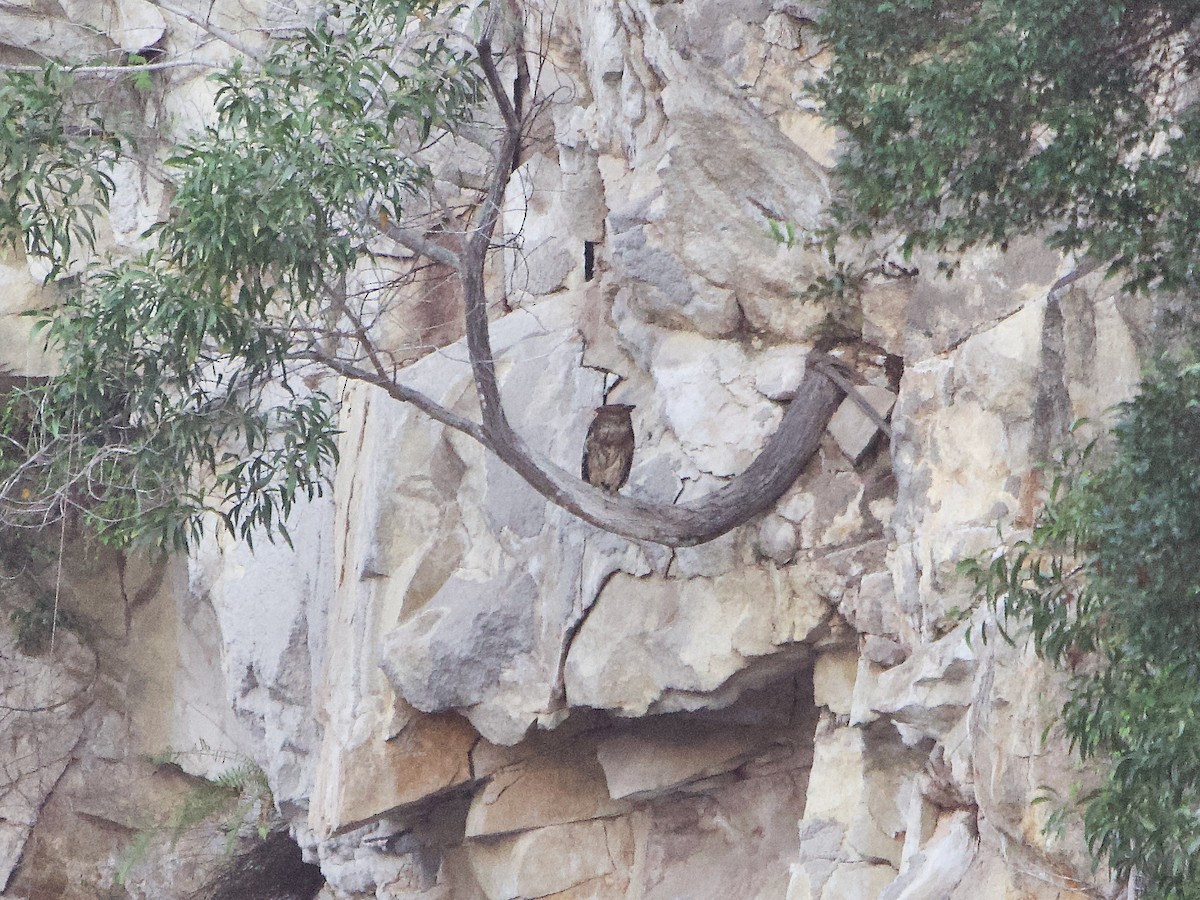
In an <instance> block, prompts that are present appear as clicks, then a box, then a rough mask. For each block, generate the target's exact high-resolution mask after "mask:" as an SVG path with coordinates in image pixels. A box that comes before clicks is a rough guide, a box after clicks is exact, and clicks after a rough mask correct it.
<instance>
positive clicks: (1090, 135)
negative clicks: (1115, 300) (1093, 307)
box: [816, 0, 1200, 290]
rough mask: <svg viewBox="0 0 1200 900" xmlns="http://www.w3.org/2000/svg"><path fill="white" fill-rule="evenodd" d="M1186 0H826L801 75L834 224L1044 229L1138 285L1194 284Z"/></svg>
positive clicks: (945, 230) (1194, 154) (941, 237)
mask: <svg viewBox="0 0 1200 900" xmlns="http://www.w3.org/2000/svg"><path fill="white" fill-rule="evenodd" d="M1197 13H1200V2H1197V0H1162V2H1147V0H1128V2H1127V0H895V2H891V0H888V2H881V0H834V2H831V3H829V4H828V6H827V9H826V12H825V13H824V15H823V16H822V18H821V21H820V28H821V29H822V31H823V33H824V35H825V38H826V40H827V42H828V46H829V48H830V49H831V50H832V51H833V54H834V56H833V63H832V66H831V68H830V70H829V72H828V74H827V75H826V77H825V78H824V79H823V80H822V81H821V82H820V83H819V84H818V85H816V91H817V93H818V94H819V96H820V99H821V100H822V102H823V106H824V112H825V115H826V116H827V117H828V119H829V120H830V121H831V122H832V123H834V124H835V125H837V126H838V127H840V128H842V129H844V131H845V134H846V136H847V138H848V149H847V151H846V153H845V155H844V156H843V157H842V159H841V161H840V163H839V166H838V172H839V175H840V176H841V181H842V185H843V188H844V190H845V204H844V206H843V208H842V211H841V212H842V221H843V223H844V224H845V225H846V226H847V227H848V228H850V229H852V230H854V231H856V232H857V233H859V234H866V233H868V232H870V231H871V230H873V229H876V228H881V227H882V228H885V229H896V230H898V231H900V232H902V233H903V234H904V235H905V246H906V248H907V249H910V250H911V249H914V248H935V249H939V250H945V249H949V250H962V249H965V248H967V247H970V246H972V245H975V244H980V243H984V244H999V245H1001V246H1003V245H1005V244H1006V243H1007V242H1008V241H1009V240H1010V239H1011V238H1013V237H1014V236H1016V235H1021V234H1030V233H1037V234H1042V233H1045V234H1047V240H1048V242H1049V243H1050V245H1051V246H1053V247H1056V248H1059V249H1061V250H1064V251H1078V252H1080V253H1082V254H1086V255H1089V256H1091V257H1093V258H1095V259H1097V260H1101V261H1105V262H1109V263H1110V264H1111V270H1110V271H1112V272H1114V273H1115V272H1118V271H1119V272H1120V273H1121V275H1122V277H1123V278H1124V279H1125V280H1126V283H1127V284H1128V285H1129V286H1130V287H1132V288H1137V289H1145V288H1149V287H1155V288H1161V289H1164V290H1177V289H1181V288H1189V287H1192V286H1194V284H1195V280H1196V268H1195V267H1196V259H1197V258H1198V255H1200V254H1198V251H1200V232H1197V229H1196V228H1195V223H1196V221H1197V220H1198V218H1200V190H1198V188H1200V120H1198V119H1197V115H1196V107H1195V104H1194V102H1193V101H1194V99H1195V95H1196V85H1195V79H1194V75H1195V72H1194V64H1195V61H1196V53H1197V47H1196V41H1195V39H1194V38H1193V31H1192V29H1193V28H1194V24H1193V20H1194V18H1195V16H1196V15H1197Z"/></svg>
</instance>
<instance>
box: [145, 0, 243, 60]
mask: <svg viewBox="0 0 1200 900" xmlns="http://www.w3.org/2000/svg"><path fill="white" fill-rule="evenodd" d="M150 2H151V3H152V4H154V5H155V6H157V7H158V8H159V9H161V10H162V11H163V12H167V13H170V14H171V15H173V16H179V18H181V19H186V20H187V21H188V22H191V23H192V24H193V25H195V26H196V27H197V28H200V29H201V30H203V31H205V32H207V33H208V34H211V35H212V36H213V37H215V38H216V39H217V40H219V41H221V43H223V44H228V45H229V46H230V47H232V48H233V49H234V50H236V51H237V52H238V53H243V54H245V55H246V56H247V57H249V58H250V59H252V60H254V61H255V62H257V63H261V62H262V61H263V60H264V59H266V55H265V54H264V53H263V52H262V51H261V50H257V49H255V48H254V47H252V46H250V45H249V44H247V43H246V42H245V41H243V40H242V39H241V38H239V37H238V36H237V35H235V34H233V33H231V32H229V31H226V30H225V29H224V28H219V27H218V26H216V25H213V24H212V22H210V21H208V19H205V18H203V17H202V16H198V15H197V14H196V13H194V12H191V11H190V10H187V9H181V8H180V7H178V6H176V5H175V4H174V3H169V2H167V0H150Z"/></svg>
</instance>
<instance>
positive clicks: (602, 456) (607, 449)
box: [583, 403, 633, 494]
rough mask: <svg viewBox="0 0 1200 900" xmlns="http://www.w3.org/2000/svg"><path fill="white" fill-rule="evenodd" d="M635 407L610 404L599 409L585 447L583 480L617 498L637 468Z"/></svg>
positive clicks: (597, 408)
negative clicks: (634, 428)
mask: <svg viewBox="0 0 1200 900" xmlns="http://www.w3.org/2000/svg"><path fill="white" fill-rule="evenodd" d="M632 412H633V406H632V405H630V404H628V403H610V404H609V405H607V406H597V407H596V418H594V419H593V420H592V426H591V427H590V428H589V429H588V433H587V440H586V441H584V444H583V480H584V481H586V482H588V483H589V484H594V485H595V486H596V487H598V488H602V489H603V490H606V491H608V492H609V493H610V494H615V493H616V492H617V491H619V490H620V489H621V486H622V485H623V484H625V481H626V480H627V479H628V478H629V469H630V468H631V467H632V466H633V419H632V418H631V413H632Z"/></svg>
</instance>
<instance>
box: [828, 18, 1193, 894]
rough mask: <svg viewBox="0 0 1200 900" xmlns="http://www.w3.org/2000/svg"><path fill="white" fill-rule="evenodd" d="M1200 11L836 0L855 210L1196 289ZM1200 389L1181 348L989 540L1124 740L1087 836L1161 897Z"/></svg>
mask: <svg viewBox="0 0 1200 900" xmlns="http://www.w3.org/2000/svg"><path fill="white" fill-rule="evenodd" d="M1198 15H1200V3H1197V2H1195V0H1162V2H1142V0H1131V2H1124V0H896V2H880V0H833V2H830V3H829V4H828V5H827V8H826V11H825V13H824V15H823V17H822V19H821V22H820V27H821V29H822V30H823V32H824V34H825V37H826V39H827V41H828V45H829V47H830V48H831V49H832V51H833V61H832V65H831V67H830V69H829V72H828V75H827V77H826V78H825V79H824V80H823V81H822V82H821V83H820V84H818V85H816V86H815V90H816V91H817V93H818V94H819V96H820V98H821V100H822V102H823V106H824V110H825V114H826V116H827V117H828V118H829V120H830V121H831V122H832V123H834V124H836V125H837V126H839V127H840V128H841V129H843V130H844V133H845V135H846V137H847V139H848V140H847V148H846V150H845V153H844V155H843V156H842V158H841V160H840V162H839V165H838V173H839V176H840V178H841V186H842V189H843V192H844V193H843V198H842V202H841V205H840V208H839V209H838V211H837V214H838V221H839V223H840V225H841V227H843V228H845V229H848V230H850V231H852V232H854V233H856V234H858V235H860V236H863V235H868V234H871V233H873V232H876V231H884V232H891V233H898V234H900V235H902V240H903V241H904V246H905V248H906V249H907V250H914V249H918V248H927V249H934V250H938V251H948V252H950V253H954V252H956V251H961V250H963V249H966V248H969V247H972V246H975V245H980V244H990V245H998V246H1000V247H1004V246H1006V244H1007V242H1008V241H1009V240H1011V239H1012V238H1013V237H1015V236H1017V235H1024V234H1038V235H1043V236H1045V238H1046V240H1047V241H1048V243H1049V244H1050V245H1051V246H1052V247H1055V248H1058V249H1060V250H1062V251H1065V252H1071V253H1075V254H1076V256H1077V257H1081V258H1082V257H1088V258H1090V260H1091V262H1092V263H1093V264H1094V263H1102V264H1107V265H1108V267H1109V268H1108V271H1109V274H1110V275H1111V276H1114V277H1119V278H1120V279H1121V280H1122V281H1123V283H1124V285H1125V287H1126V288H1128V289H1131V290H1158V291H1171V292H1184V293H1189V292H1191V291H1192V290H1194V288H1195V287H1196V279H1197V270H1196V266H1197V262H1196V260H1197V259H1198V258H1200V231H1198V230H1197V228H1196V222H1197V221H1200V120H1198V118H1197V104H1196V102H1195V101H1196V99H1197V95H1196V71H1195V64H1196V59H1197V41H1196V37H1195V35H1196V28H1197V22H1196V18H1197V16H1198ZM950 267H951V268H952V267H953V266H952V264H951V266H950ZM1198 409H1200V366H1198V365H1197V364H1194V363H1193V364H1188V365H1184V366H1183V367H1182V368H1180V367H1179V366H1173V365H1171V364H1169V363H1164V364H1162V365H1161V366H1160V367H1159V368H1158V369H1157V370H1156V371H1155V372H1154V373H1153V374H1152V375H1151V376H1150V377H1148V378H1147V380H1146V381H1145V383H1144V384H1143V385H1142V388H1141V392H1140V394H1139V395H1138V396H1137V397H1136V398H1135V399H1134V400H1132V401H1130V402H1129V403H1127V404H1125V405H1124V406H1123V407H1122V408H1121V420H1120V423H1119V424H1118V426H1117V427H1116V429H1115V433H1114V450H1113V452H1112V453H1110V454H1102V453H1099V452H1097V451H1095V450H1094V449H1093V448H1088V449H1087V450H1084V451H1080V452H1077V453H1071V454H1068V455H1067V456H1066V457H1064V459H1063V460H1062V467H1061V470H1060V472H1059V474H1058V477H1057V478H1056V480H1055V482H1054V485H1053V490H1052V491H1051V493H1050V498H1049V502H1048V503H1047V505H1046V507H1045V510H1044V511H1043V513H1042V515H1041V518H1040V520H1039V521H1038V523H1037V525H1036V527H1035V528H1034V529H1033V532H1032V535H1031V536H1030V537H1029V539H1028V540H1026V541H1022V542H1020V543H1018V544H1016V545H1015V546H1013V547H1009V548H1007V549H1005V551H1004V552H1002V553H1000V554H999V555H997V556H996V557H995V558H994V559H993V560H992V561H990V562H989V563H986V564H978V563H976V564H972V566H973V571H974V574H975V575H976V576H977V577H978V578H979V580H980V583H981V585H983V587H984V589H985V591H986V593H987V595H988V597H989V598H990V599H991V600H992V601H993V602H994V603H996V604H998V605H999V606H1000V607H1001V608H1002V609H1003V613H1004V616H1006V617H1008V619H1009V620H1010V622H1015V623H1019V624H1020V625H1022V626H1028V627H1029V628H1030V629H1031V630H1032V635H1033V640H1034V643H1035V646H1036V648H1037V650H1038V652H1039V653H1040V654H1042V655H1043V656H1044V657H1045V658H1047V659H1049V660H1051V661H1052V662H1054V663H1055V664H1057V665H1059V666H1060V667H1062V668H1064V669H1067V670H1069V671H1070V672H1071V673H1072V686H1073V691H1072V694H1071V699H1070V700H1069V701H1068V703H1067V704H1066V707H1065V709H1064V710H1063V725H1064V727H1065V729H1066V732H1067V734H1068V735H1069V736H1070V738H1071V740H1072V742H1073V744H1074V746H1075V747H1076V748H1077V750H1078V751H1079V753H1080V755H1081V756H1082V757H1083V758H1084V759H1088V760H1097V761H1101V760H1106V761H1108V762H1109V763H1111V766H1110V767H1109V768H1108V770H1107V775H1106V776H1105V777H1106V780H1105V781H1104V783H1103V784H1102V785H1101V786H1100V788H1098V789H1097V790H1096V791H1095V792H1094V793H1092V794H1091V795H1090V796H1089V797H1087V798H1086V799H1085V812H1084V826H1085V834H1086V837H1087V840H1088V842H1089V845H1090V846H1091V848H1092V850H1093V851H1094V852H1095V853H1096V854H1097V857H1098V858H1106V859H1107V861H1108V862H1109V863H1110V864H1111V866H1112V867H1113V868H1114V869H1115V871H1116V872H1117V873H1118V874H1121V875H1128V874H1130V873H1131V872H1132V871H1134V870H1138V871H1140V872H1142V873H1144V874H1145V875H1147V876H1149V880H1150V885H1151V887H1150V895H1151V896H1154V897H1158V898H1194V897H1200V868H1198V867H1197V865H1196V863H1195V859H1196V853H1197V850H1200V815H1198V814H1197V810H1200V752H1198V751H1197V747H1200V712H1198V711H1200V689H1198V688H1197V684H1198V683H1200V629H1198V628H1197V626H1196V624H1195V623H1196V621H1197V616H1196V610H1197V603H1198V601H1200V580H1198V579H1197V573H1196V563H1195V561H1196V559H1197V558H1200V495H1198V488H1197V485H1198V484H1200V418H1198V417H1197V410H1198ZM972 566H968V568H972Z"/></svg>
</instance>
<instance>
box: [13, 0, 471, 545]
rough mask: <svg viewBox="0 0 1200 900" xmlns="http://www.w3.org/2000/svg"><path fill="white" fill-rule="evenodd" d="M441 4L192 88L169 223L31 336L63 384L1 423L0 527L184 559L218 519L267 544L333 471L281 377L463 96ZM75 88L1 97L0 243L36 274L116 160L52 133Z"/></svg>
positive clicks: (349, 24) (374, 7)
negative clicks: (65, 524) (0, 486)
mask: <svg viewBox="0 0 1200 900" xmlns="http://www.w3.org/2000/svg"><path fill="white" fill-rule="evenodd" d="M441 7H442V4H439V3H438V2H437V0H412V2H408V0H365V2H362V3H356V4H355V3H348V4H342V6H341V15H340V16H338V17H327V18H323V19H321V20H320V21H319V22H317V23H316V24H315V25H314V26H313V27H312V28H310V29H308V30H306V31H304V32H303V33H302V34H300V35H298V36H296V37H294V38H291V39H288V40H284V41H281V42H279V43H277V44H276V46H275V47H274V48H273V49H272V50H271V51H270V53H269V54H268V55H266V56H265V58H263V59H262V60H261V61H258V62H257V63H255V64H237V65H235V66H233V67H232V69H230V70H229V71H228V72H224V73H221V74H218V75H216V76H214V78H215V80H216V82H217V85H218V90H217V93H216V110H215V122H214V124H212V125H211V126H209V127H207V128H206V129H205V130H204V131H203V132H202V133H200V134H198V135H196V136H195V137H194V138H192V139H191V140H189V141H187V142H186V143H184V144H183V145H182V146H179V147H177V148H176V149H175V151H174V152H173V153H172V154H171V155H170V157H169V159H168V160H167V165H168V167H169V170H170V171H171V174H172V177H173V181H174V182H175V184H176V190H175V196H174V201H173V208H172V215H171V218H170V220H169V221H167V222H165V223H162V224H160V225H159V226H156V227H155V228H153V229H152V230H151V232H150V233H148V235H147V237H148V238H150V239H151V249H149V250H148V251H147V252H146V253H145V254H144V255H143V256H141V257H140V258H137V259H133V260H128V261H123V262H117V263H115V264H112V265H108V266H100V267H95V268H91V269H89V270H88V271H86V272H84V273H83V274H82V276H81V277H80V278H79V283H78V286H77V289H74V290H72V291H70V292H69V293H68V296H67V297H66V300H65V303H64V305H63V307H62V308H61V309H58V310H56V311H55V312H54V313H53V315H52V316H50V317H49V318H48V319H47V320H46V322H45V323H44V324H45V327H46V337H47V340H48V342H49V345H50V346H51V347H52V348H53V349H54V350H55V351H56V352H57V354H58V357H59V362H60V365H61V370H62V374H61V376H59V377H56V378H55V379H53V381H51V383H49V384H48V385H46V386H44V387H41V386H30V387H26V388H24V389H22V390H18V391H16V392H15V393H14V395H13V397H12V399H11V400H10V402H9V403H8V405H7V407H6V409H5V410H4V412H3V418H2V419H0V431H2V433H3V435H4V437H5V439H6V443H5V445H4V446H3V450H2V452H0V465H2V466H3V468H2V469H0V475H3V476H4V477H5V478H6V479H7V480H6V482H5V485H4V494H5V497H6V499H7V500H8V503H7V505H6V508H7V510H8V511H9V518H10V520H16V521H26V522H32V523H34V524H36V523H38V522H40V521H45V520H47V519H49V518H53V517H54V516H57V515H60V514H62V513H63V512H64V511H65V510H68V509H69V510H73V511H74V512H75V513H76V514H78V515H80V516H82V517H83V518H84V519H86V521H87V522H88V523H89V524H91V525H92V526H94V527H95V528H96V529H97V530H98V531H99V532H100V534H101V535H102V536H103V537H105V538H107V539H109V540H111V541H114V542H118V543H124V542H128V541H131V540H138V539H146V540H152V541H156V542H160V543H165V544H167V545H174V546H182V545H184V544H185V543H187V542H188V540H190V539H193V538H195V537H196V536H197V535H198V534H199V532H200V530H201V529H202V527H203V523H204V519H205V514H206V513H207V512H209V511H216V512H217V513H219V514H220V515H221V516H222V517H223V518H224V520H225V522H226V524H227V525H228V527H229V528H230V529H231V530H234V531H237V532H238V533H240V534H241V535H242V536H244V537H245V538H246V539H248V540H249V539H251V538H252V535H253V534H254V532H255V530H256V529H258V528H262V529H264V530H265V531H266V532H267V533H268V534H270V533H272V532H273V531H278V532H279V533H281V534H282V535H283V536H284V537H286V536H287V530H286V526H285V524H284V522H283V519H284V518H285V516H286V514H287V512H288V510H289V509H290V507H291V505H292V504H293V502H294V501H295V498H296V497H297V496H298V495H307V496H309V497H312V496H314V495H315V494H316V493H317V492H319V491H320V490H321V484H322V478H323V477H324V476H325V475H326V474H327V471H328V468H329V466H330V464H331V463H333V462H334V460H335V458H336V444H335V439H336V428H335V426H334V422H333V420H332V412H331V406H330V404H329V402H328V398H327V397H326V396H324V394H322V393H321V392H320V391H319V390H310V389H308V388H306V387H305V385H303V384H302V383H297V378H298V377H301V376H302V375H303V365H304V364H305V362H306V361H307V360H309V359H310V358H311V356H312V353H313V351H314V350H315V349H316V348H317V346H318V344H319V343H320V342H321V341H326V342H330V341H336V340H337V337H338V335H339V333H340V332H339V329H344V328H346V327H347V325H346V321H347V319H348V318H349V319H350V320H354V313H353V311H352V310H351V309H350V306H349V305H348V303H347V298H346V284H347V279H348V278H351V277H352V276H353V274H354V271H355V267H356V266H357V265H359V264H360V263H361V262H362V261H363V260H369V259H370V258H371V257H372V255H373V252H374V251H373V247H372V246H371V244H370V241H371V239H372V238H373V237H377V234H378V229H377V228H376V227H373V225H372V222H373V221H374V220H375V219H376V218H377V217H386V218H390V219H399V218H400V217H401V216H402V215H403V214H404V210H405V208H406V206H407V204H409V203H410V201H413V200H414V198H417V197H418V196H419V192H420V190H421V189H422V187H423V186H425V185H426V184H427V183H428V181H429V179H430V171H429V168H428V166H427V165H425V164H423V163H422V162H421V161H420V154H421V152H422V150H423V149H425V148H426V147H428V146H429V144H430V143H432V142H433V141H434V140H435V139H436V138H438V137H440V136H442V135H444V133H445V132H446V131H447V129H449V128H450V127H451V126H453V125H457V124H460V123H463V122H466V121H468V120H469V119H470V118H471V117H472V115H473V111H474V110H475V108H476V106H477V105H478V102H479V96H480V92H479V85H480V76H479V74H478V69H477V66H476V64H475V62H474V60H473V59H472V58H471V54H472V48H471V47H470V45H469V44H465V43H463V42H461V41H460V42H455V41H454V40H453V39H452V36H451V34H450V32H449V31H448V29H447V27H446V22H447V18H448V17H449V16H453V15H454V13H455V12H456V9H453V8H451V9H442V8H441ZM398 48H399V49H401V50H403V53H400V52H398ZM389 60H391V61H390V62H389ZM75 88H76V85H75V84H74V81H73V78H72V74H71V72H70V71H69V70H65V69H62V68H60V67H59V66H57V65H50V66H48V67H47V68H46V69H45V70H44V71H43V72H41V73H38V74H36V75H28V74H24V73H16V74H13V75H11V76H10V77H9V78H8V80H7V82H5V83H2V84H0V105H4V104H6V105H4V107H3V108H4V109H5V111H6V116H5V124H4V126H3V129H0V166H2V168H0V235H2V236H3V237H4V238H5V239H7V240H8V241H9V242H11V243H14V244H18V245H21V246H23V248H24V249H25V251H26V252H27V253H29V254H30V255H32V256H37V257H43V258H45V259H47V260H49V261H50V263H51V267H52V269H53V272H52V274H56V273H58V272H61V271H63V270H64V269H65V268H66V267H67V266H68V265H69V261H70V254H71V251H72V248H73V247H76V246H78V244H79V241H80V238H82V239H83V241H84V243H85V244H86V243H89V242H90V239H91V238H92V237H93V235H94V222H95V217H96V214H97V213H98V212H99V211H101V210H102V209H103V207H104V206H105V204H106V203H107V201H108V200H109V198H110V195H111V191H112V184H113V183H112V177H111V174H110V172H111V167H112V165H113V163H114V162H115V160H116V159H118V158H120V156H121V154H122V153H123V152H125V150H126V148H125V147H124V146H123V145H122V143H121V142H120V141H119V140H117V139H116V138H111V137H104V135H105V134H107V132H106V131H105V127H106V126H105V123H104V122H101V121H96V122H93V123H92V126H93V127H92V130H91V132H90V133H98V134H99V135H100V136H99V137H91V136H89V134H90V133H89V132H81V131H80V129H79V128H78V125H79V122H78V121H75V122H71V121H70V119H69V116H70V111H71V105H72V99H71V98H72V97H73V96H74V90H75ZM367 293H368V294H369V291H368V292H367ZM377 299H378V298H377V297H371V296H366V295H364V296H360V297H359V298H358V308H359V309H360V310H361V309H362V308H363V307H364V305H366V304H369V303H370V302H375V301H377Z"/></svg>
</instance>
